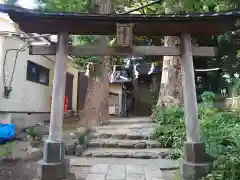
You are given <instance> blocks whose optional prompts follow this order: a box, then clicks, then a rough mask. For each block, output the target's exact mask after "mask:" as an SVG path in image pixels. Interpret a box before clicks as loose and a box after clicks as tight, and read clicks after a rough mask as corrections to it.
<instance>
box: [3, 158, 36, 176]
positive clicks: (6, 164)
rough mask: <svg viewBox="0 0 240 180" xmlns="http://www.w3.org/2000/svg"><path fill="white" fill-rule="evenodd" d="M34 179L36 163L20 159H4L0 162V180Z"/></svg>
mask: <svg viewBox="0 0 240 180" xmlns="http://www.w3.org/2000/svg"><path fill="white" fill-rule="evenodd" d="M34 178H36V163H35V162H34V161H24V160H21V159H6V160H2V161H1V162H0V180H33V179H34Z"/></svg>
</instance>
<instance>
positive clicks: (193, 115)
mask: <svg viewBox="0 0 240 180" xmlns="http://www.w3.org/2000/svg"><path fill="white" fill-rule="evenodd" d="M180 43H181V60H182V65H183V95H184V113H185V124H186V135H187V142H185V158H184V160H182V161H180V172H181V176H182V179H183V180H195V179H202V178H203V177H204V176H206V175H207V174H208V172H209V171H210V167H211V163H210V162H211V158H210V157H209V156H208V155H207V153H206V151H205V147H204V143H203V142H201V141H200V122H199V120H198V112H197V96H196V87H195V76H194V68H193V54H192V47H191V36H190V35H189V34H182V35H181V36H180Z"/></svg>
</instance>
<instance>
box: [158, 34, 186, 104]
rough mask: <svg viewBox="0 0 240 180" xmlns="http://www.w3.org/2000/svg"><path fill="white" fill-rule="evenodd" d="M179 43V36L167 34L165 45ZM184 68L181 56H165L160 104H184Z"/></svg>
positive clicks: (171, 45)
mask: <svg viewBox="0 0 240 180" xmlns="http://www.w3.org/2000/svg"><path fill="white" fill-rule="evenodd" d="M178 44H179V37H177V36H166V37H165V39H164V45H165V46H168V47H175V46H176V45H178ZM182 88H183V87H182V68H181V58H180V57H179V56H164V58H163V66H162V79H161V84H160V91H159V97H158V101H157V105H158V106H163V107H166V106H173V105H182V103H183V98H182V96H183V94H182V93H183V92H182Z"/></svg>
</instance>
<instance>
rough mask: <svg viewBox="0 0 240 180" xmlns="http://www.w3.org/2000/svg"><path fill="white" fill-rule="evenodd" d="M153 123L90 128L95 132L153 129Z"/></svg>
mask: <svg viewBox="0 0 240 180" xmlns="http://www.w3.org/2000/svg"><path fill="white" fill-rule="evenodd" d="M155 126H156V124H155V123H143V124H115V125H104V126H97V127H92V129H93V130H95V131H100V130H101V131H103V130H111V129H112V130H116V129H131V130H135V129H143V128H144V129H145V128H153V127H155Z"/></svg>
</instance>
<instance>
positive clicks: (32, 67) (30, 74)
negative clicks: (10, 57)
mask: <svg viewBox="0 0 240 180" xmlns="http://www.w3.org/2000/svg"><path fill="white" fill-rule="evenodd" d="M27 80H28V81H32V82H36V83H40V84H44V85H46V86H48V85H49V69H47V68H45V67H43V66H41V65H38V64H36V63H34V62H32V61H28V63H27Z"/></svg>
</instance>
